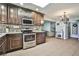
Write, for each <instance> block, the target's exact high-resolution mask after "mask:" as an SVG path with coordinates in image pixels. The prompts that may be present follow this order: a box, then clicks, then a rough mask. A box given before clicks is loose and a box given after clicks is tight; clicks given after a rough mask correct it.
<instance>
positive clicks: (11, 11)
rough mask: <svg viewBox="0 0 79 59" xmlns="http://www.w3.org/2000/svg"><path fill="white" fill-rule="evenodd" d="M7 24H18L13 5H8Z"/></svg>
mask: <svg viewBox="0 0 79 59" xmlns="http://www.w3.org/2000/svg"><path fill="white" fill-rule="evenodd" d="M8 23H9V24H18V8H17V7H16V6H13V5H8Z"/></svg>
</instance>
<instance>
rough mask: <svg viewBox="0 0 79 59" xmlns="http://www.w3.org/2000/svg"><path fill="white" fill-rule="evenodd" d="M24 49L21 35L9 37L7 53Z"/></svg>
mask: <svg viewBox="0 0 79 59" xmlns="http://www.w3.org/2000/svg"><path fill="white" fill-rule="evenodd" d="M19 48H22V36H21V34H12V35H7V51H11V50H14V49H19Z"/></svg>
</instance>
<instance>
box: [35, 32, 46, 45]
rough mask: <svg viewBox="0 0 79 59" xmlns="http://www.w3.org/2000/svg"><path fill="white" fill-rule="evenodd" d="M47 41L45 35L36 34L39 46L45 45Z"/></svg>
mask: <svg viewBox="0 0 79 59" xmlns="http://www.w3.org/2000/svg"><path fill="white" fill-rule="evenodd" d="M45 41H46V38H45V33H37V34H36V43H37V44H41V43H44V42H45Z"/></svg>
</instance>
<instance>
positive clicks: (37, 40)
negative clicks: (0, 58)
mask: <svg viewBox="0 0 79 59" xmlns="http://www.w3.org/2000/svg"><path fill="white" fill-rule="evenodd" d="M78 5H79V4H71V3H68V4H65V3H64V4H62V3H57V4H54V3H49V4H48V5H46V6H45V7H43V8H42V7H40V6H37V5H35V4H32V3H23V4H20V3H0V55H5V56H7V55H10V56H11V55H13V56H14V55H21V56H22V55H23V56H24V55H25V56H28V55H31V56H32V55H35V56H36V55H38V56H39V55H47V56H48V55H52V56H53V55H76V54H75V53H77V51H78V49H79V48H78V46H79V16H78V15H79V14H78V10H79V7H78ZM73 6H74V7H75V8H74V7H73ZM75 51H76V52H75ZM43 52H45V53H43ZM72 52H73V53H72ZM21 53H22V54H21ZM78 55H79V52H78Z"/></svg>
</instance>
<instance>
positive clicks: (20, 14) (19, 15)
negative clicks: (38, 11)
mask: <svg viewBox="0 0 79 59" xmlns="http://www.w3.org/2000/svg"><path fill="white" fill-rule="evenodd" d="M17 20H18V22H17V23H18V24H22V23H21V22H22V21H21V20H22V9H21V8H18V19H17Z"/></svg>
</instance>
